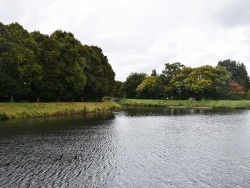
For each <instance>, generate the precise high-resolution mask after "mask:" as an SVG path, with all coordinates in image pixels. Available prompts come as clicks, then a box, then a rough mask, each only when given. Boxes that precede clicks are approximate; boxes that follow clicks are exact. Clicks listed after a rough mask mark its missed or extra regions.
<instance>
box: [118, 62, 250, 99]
mask: <svg viewBox="0 0 250 188" xmlns="http://www.w3.org/2000/svg"><path fill="white" fill-rule="evenodd" d="M139 75H144V76H141V77H140V79H139V78H138V76H139ZM135 81H137V82H136V84H135V83H134V82H135ZM122 87H123V88H129V89H127V90H126V91H127V92H125V95H124V96H125V97H128V98H134V97H135V96H136V97H137V98H145V99H190V98H192V99H196V100H201V99H205V100H206V99H243V98H244V97H246V93H247V91H248V89H249V77H248V73H247V71H246V67H245V65H244V64H243V63H236V62H235V61H231V60H224V61H220V62H219V63H218V66H216V67H213V66H210V65H204V66H200V67H196V68H191V67H186V66H185V65H183V64H181V63H179V62H177V63H172V64H171V63H166V64H165V68H164V70H163V71H162V73H161V74H160V75H158V74H157V73H156V71H155V70H153V71H152V74H151V75H150V76H147V75H146V74H143V73H133V74H130V75H129V76H128V78H127V80H126V81H125V82H124V83H123V85H122ZM131 91H133V94H132V95H128V93H129V92H131Z"/></svg>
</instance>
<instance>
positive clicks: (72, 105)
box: [0, 101, 121, 121]
mask: <svg viewBox="0 0 250 188" xmlns="http://www.w3.org/2000/svg"><path fill="white" fill-rule="evenodd" d="M119 108H121V106H120V105H119V104H117V103H115V102H114V101H102V102H67V103H63V102H55V103H29V102H27V103H0V121H1V120H8V119H24V118H33V117H50V116H69V115H76V114H86V113H97V112H105V111H112V110H115V109H119Z"/></svg>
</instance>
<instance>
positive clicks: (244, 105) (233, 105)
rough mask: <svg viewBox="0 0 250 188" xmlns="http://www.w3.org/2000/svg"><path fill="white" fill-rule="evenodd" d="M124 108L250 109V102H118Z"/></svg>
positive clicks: (132, 100) (142, 100) (134, 100)
mask: <svg viewBox="0 0 250 188" xmlns="http://www.w3.org/2000/svg"><path fill="white" fill-rule="evenodd" d="M118 103H119V104H120V105H123V106H148V107H153V106H154V107H161V106H162V107H168V106H169V107H188V108H197V107H198V108H220V109H250V100H235V101H232V100H207V101H194V100H193V101H192V100H148V99H147V100H145V99H121V100H120V101H118Z"/></svg>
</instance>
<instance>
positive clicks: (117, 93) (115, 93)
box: [111, 80, 123, 98]
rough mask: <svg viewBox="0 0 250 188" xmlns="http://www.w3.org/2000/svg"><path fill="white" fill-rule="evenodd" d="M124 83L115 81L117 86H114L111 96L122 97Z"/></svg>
mask: <svg viewBox="0 0 250 188" xmlns="http://www.w3.org/2000/svg"><path fill="white" fill-rule="evenodd" d="M122 84H123V82H121V81H117V80H116V81H115V86H114V89H113V92H112V95H111V97H114V98H121V97H122V93H121V88H122Z"/></svg>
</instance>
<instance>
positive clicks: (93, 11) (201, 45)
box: [0, 0, 250, 81]
mask: <svg viewBox="0 0 250 188" xmlns="http://www.w3.org/2000/svg"><path fill="white" fill-rule="evenodd" d="M249 6H250V1H248V0H220V1H217V0H204V1H200V0H190V1H186V0H178V1H176V0H156V1H155V0H147V1H145V0H133V1H132V0H119V1H113V0H105V1H102V0H43V1H35V0H12V1H11V3H10V2H7V1H4V0H0V17H1V19H2V20H1V21H2V22H3V23H4V24H8V23H11V22H18V23H20V24H21V25H23V26H24V28H26V29H28V30H29V31H33V30H39V31H41V32H42V33H46V34H51V33H52V32H53V31H55V30H57V29H62V30H66V31H70V32H72V33H74V34H75V36H76V38H77V39H79V40H80V41H81V42H82V43H83V44H89V45H97V46H100V47H101V48H102V49H103V52H104V53H105V54H106V55H107V56H108V59H109V62H110V64H111V65H112V67H113V69H114V71H115V72H116V79H117V80H122V81H124V80H125V79H126V77H127V76H128V75H129V74H130V73H131V72H146V73H148V74H150V73H151V71H152V70H153V69H157V71H158V73H159V72H161V70H162V69H163V67H164V64H165V63H167V62H169V63H173V62H181V63H183V64H185V65H187V66H191V67H197V66H201V65H205V64H210V65H216V64H217V62H218V61H219V60H223V59H228V58H230V59H233V60H236V61H241V62H243V63H244V64H245V65H246V66H247V68H248V70H249V68H250V55H249V48H250V32H249V31H250V21H249V11H248V7H249ZM248 72H249V71H248Z"/></svg>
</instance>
